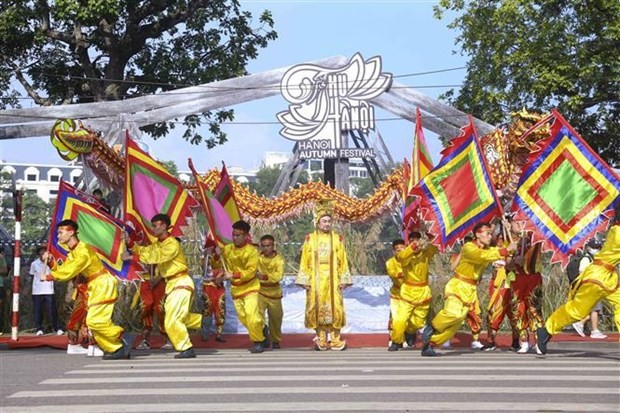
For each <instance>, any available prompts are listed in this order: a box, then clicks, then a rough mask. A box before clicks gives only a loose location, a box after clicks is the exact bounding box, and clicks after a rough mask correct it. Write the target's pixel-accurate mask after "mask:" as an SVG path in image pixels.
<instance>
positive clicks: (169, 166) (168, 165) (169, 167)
mask: <svg viewBox="0 0 620 413" xmlns="http://www.w3.org/2000/svg"><path fill="white" fill-rule="evenodd" d="M159 163H160V164H161V165H162V166H163V167H164V168H165V169H166V171H168V172H169V173H170V175H172V176H178V175H179V168H178V167H177V164H176V163H175V162H174V161H159Z"/></svg>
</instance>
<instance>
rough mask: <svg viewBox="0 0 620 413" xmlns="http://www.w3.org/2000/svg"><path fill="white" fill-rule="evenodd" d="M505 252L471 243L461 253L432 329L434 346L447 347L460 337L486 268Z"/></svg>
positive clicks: (503, 255) (499, 258) (466, 244)
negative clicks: (460, 330) (447, 343)
mask: <svg viewBox="0 0 620 413" xmlns="http://www.w3.org/2000/svg"><path fill="white" fill-rule="evenodd" d="M505 255H506V250H505V249H503V248H502V249H501V250H500V249H499V248H497V247H489V248H480V247H479V246H478V245H476V243H474V242H467V243H465V245H463V249H462V250H461V258H460V260H459V263H458V265H457V266H456V269H455V270H454V272H455V273H456V274H455V275H454V277H453V278H452V279H451V280H450V281H448V283H447V284H446V287H445V292H444V305H443V308H442V309H441V311H439V313H437V315H436V316H435V318H433V321H432V322H431V325H432V327H433V330H434V334H433V335H432V337H431V338H430V342H431V343H434V344H436V345H440V344H443V343H444V342H446V341H447V340H449V339H450V338H452V337H453V336H454V334H456V332H457V331H458V329H459V327H460V326H461V324H463V320H465V318H466V317H467V313H468V312H469V309H470V307H471V306H472V304H474V302H475V301H476V299H477V295H476V294H477V291H476V290H477V286H478V282H479V280H480V277H481V275H482V272H483V271H484V270H485V269H486V267H487V266H488V265H489V264H491V263H492V262H494V261H497V260H501V259H504V257H505Z"/></svg>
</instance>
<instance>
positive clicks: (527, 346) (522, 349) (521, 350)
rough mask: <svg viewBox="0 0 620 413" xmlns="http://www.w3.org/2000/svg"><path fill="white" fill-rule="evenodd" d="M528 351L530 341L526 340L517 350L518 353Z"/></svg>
mask: <svg viewBox="0 0 620 413" xmlns="http://www.w3.org/2000/svg"><path fill="white" fill-rule="evenodd" d="M528 351H530V343H528V342H527V341H524V342H522V343H521V345H520V346H519V350H517V354H526V353H527V352H528Z"/></svg>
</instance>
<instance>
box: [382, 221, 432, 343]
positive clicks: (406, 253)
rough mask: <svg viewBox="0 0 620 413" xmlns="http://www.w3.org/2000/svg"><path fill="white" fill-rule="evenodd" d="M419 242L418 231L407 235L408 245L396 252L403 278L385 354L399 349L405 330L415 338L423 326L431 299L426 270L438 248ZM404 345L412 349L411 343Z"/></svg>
mask: <svg viewBox="0 0 620 413" xmlns="http://www.w3.org/2000/svg"><path fill="white" fill-rule="evenodd" d="M421 240H422V234H420V233H419V232H418V231H413V232H411V233H410V234H409V245H408V246H407V247H405V248H403V249H401V251H399V252H397V253H396V259H397V260H398V262H399V263H400V265H402V269H403V275H404V279H403V283H402V286H401V287H400V299H399V300H398V301H397V308H396V315H395V316H394V323H393V329H392V335H391V338H392V344H390V347H389V348H388V351H397V350H398V349H400V348H402V346H403V342H404V340H405V339H406V331H407V329H408V328H410V331H413V337H415V332H416V331H417V330H418V329H420V328H422V327H424V324H426V318H427V316H428V311H429V309H430V305H431V300H432V297H431V288H430V286H429V285H428V270H429V264H430V262H431V259H432V258H433V257H434V256H435V254H436V253H437V250H438V249H437V247H436V246H434V245H432V244H424V243H423V242H422V241H421ZM409 326H410V327H409ZM408 344H409V345H410V346H411V347H413V344H414V343H413V342H411V343H408Z"/></svg>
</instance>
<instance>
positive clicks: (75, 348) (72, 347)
mask: <svg viewBox="0 0 620 413" xmlns="http://www.w3.org/2000/svg"><path fill="white" fill-rule="evenodd" d="M67 354H88V349H86V348H84V347H82V346H80V345H79V344H68V345H67Z"/></svg>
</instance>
